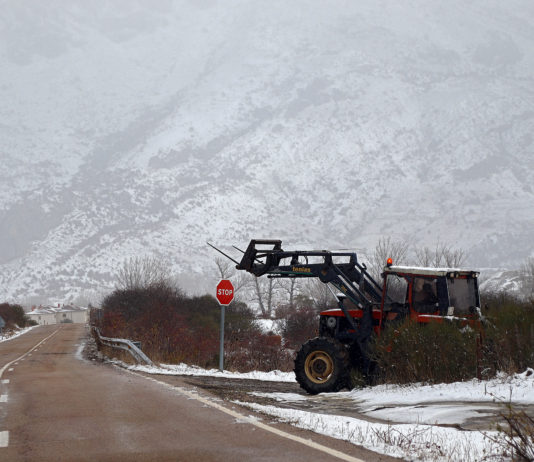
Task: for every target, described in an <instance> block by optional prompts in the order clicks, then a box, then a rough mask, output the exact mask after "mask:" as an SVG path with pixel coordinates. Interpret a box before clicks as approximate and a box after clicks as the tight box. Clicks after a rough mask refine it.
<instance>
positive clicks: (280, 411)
mask: <svg viewBox="0 0 534 462" xmlns="http://www.w3.org/2000/svg"><path fill="white" fill-rule="evenodd" d="M235 403H236V404H240V405H242V406H246V407H248V408H250V409H252V410H255V411H258V412H262V413H265V414H268V415H270V416H273V417H277V418H278V419H279V420H280V421H282V422H287V423H290V424H292V425H294V426H296V427H298V428H303V429H306V430H311V431H314V432H316V433H321V434H323V435H327V436H331V437H333V438H337V439H341V440H345V441H349V442H351V443H353V444H357V445H361V446H363V447H365V448H367V449H370V450H372V451H375V452H378V453H381V454H386V455H390V456H393V457H402V458H406V459H408V460H419V461H459V462H460V461H461V462H468V461H475V460H481V459H482V458H483V457H485V456H488V455H490V454H491V455H495V456H497V455H499V454H501V452H502V450H501V448H500V446H499V445H498V443H495V442H493V441H492V440H491V439H490V438H495V437H496V436H497V432H485V433H482V432H465V431H461V430H456V429H455V428H448V427H436V426H433V425H424V424H416V425H412V424H399V425H393V424H382V423H376V422H367V421H364V420H361V419H355V418H353V417H346V416H339V415H326V414H316V413H312V412H307V411H300V410H294V409H286V408H279V407H275V406H265V405H261V404H256V403H246V402H241V401H235ZM488 437H489V438H488ZM490 460H491V459H490ZM497 460H502V459H500V458H499V459H497Z"/></svg>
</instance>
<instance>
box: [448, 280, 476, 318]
mask: <svg viewBox="0 0 534 462" xmlns="http://www.w3.org/2000/svg"><path fill="white" fill-rule="evenodd" d="M447 287H448V289H449V300H450V306H451V307H454V311H453V314H455V315H458V314H459V315H466V314H469V313H471V312H472V311H473V309H474V307H476V306H477V296H476V293H477V290H476V286H475V280H474V279H473V278H469V279H467V278H450V279H447Z"/></svg>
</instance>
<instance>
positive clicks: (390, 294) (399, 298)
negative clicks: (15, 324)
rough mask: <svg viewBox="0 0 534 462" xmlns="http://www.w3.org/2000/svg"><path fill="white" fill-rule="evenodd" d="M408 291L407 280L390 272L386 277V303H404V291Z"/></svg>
mask: <svg viewBox="0 0 534 462" xmlns="http://www.w3.org/2000/svg"><path fill="white" fill-rule="evenodd" d="M407 291H408V282H407V281H406V279H405V278H403V277H401V276H397V275H396V274H390V275H388V277H387V288H386V303H387V302H389V303H394V304H400V305H404V303H406V293H407Z"/></svg>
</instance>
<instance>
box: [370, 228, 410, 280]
mask: <svg viewBox="0 0 534 462" xmlns="http://www.w3.org/2000/svg"><path fill="white" fill-rule="evenodd" d="M409 247H410V246H409V244H408V242H406V241H404V240H402V241H394V240H392V239H391V237H387V238H380V239H379V240H378V244H377V245H376V247H375V249H374V252H373V254H372V256H371V259H370V261H369V273H370V274H371V276H372V277H373V278H374V279H375V280H377V281H378V280H380V275H381V274H382V271H383V270H384V266H386V261H387V259H388V258H391V259H392V260H393V262H394V263H395V264H396V265H398V264H402V263H404V262H405V260H406V257H407V255H408V249H409Z"/></svg>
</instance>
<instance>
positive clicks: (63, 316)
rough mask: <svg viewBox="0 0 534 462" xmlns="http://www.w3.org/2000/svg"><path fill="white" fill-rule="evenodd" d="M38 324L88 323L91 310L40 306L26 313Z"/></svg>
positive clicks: (64, 306) (79, 307)
mask: <svg viewBox="0 0 534 462" xmlns="http://www.w3.org/2000/svg"><path fill="white" fill-rule="evenodd" d="M26 314H27V315H28V317H29V318H30V319H33V320H34V321H35V322H36V323H37V324H40V325H47V324H60V323H65V322H73V323H82V324H85V323H87V320H88V316H89V310H88V309H87V308H84V307H81V306H74V305H60V304H59V303H58V306H39V307H37V308H34V309H32V311H30V312H28V313H26Z"/></svg>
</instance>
